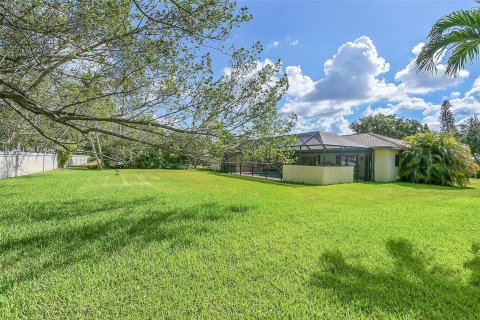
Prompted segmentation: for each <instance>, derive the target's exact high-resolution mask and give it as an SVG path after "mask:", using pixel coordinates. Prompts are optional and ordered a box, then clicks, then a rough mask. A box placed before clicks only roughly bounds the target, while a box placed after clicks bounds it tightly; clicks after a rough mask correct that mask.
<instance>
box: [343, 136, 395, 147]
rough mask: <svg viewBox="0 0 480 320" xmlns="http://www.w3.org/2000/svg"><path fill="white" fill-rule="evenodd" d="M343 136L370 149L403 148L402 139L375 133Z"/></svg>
mask: <svg viewBox="0 0 480 320" xmlns="http://www.w3.org/2000/svg"><path fill="white" fill-rule="evenodd" d="M343 137H344V138H345V139H347V140H352V141H355V142H357V143H359V144H361V145H364V146H366V147H368V148H372V149H405V142H403V141H402V140H398V139H394V138H390V137H386V136H382V135H380V134H376V133H357V134H351V135H344V136H343Z"/></svg>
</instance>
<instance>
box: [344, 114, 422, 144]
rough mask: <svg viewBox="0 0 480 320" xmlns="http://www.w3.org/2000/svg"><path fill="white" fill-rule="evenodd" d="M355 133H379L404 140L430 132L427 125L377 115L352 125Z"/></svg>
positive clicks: (394, 116)
mask: <svg viewBox="0 0 480 320" xmlns="http://www.w3.org/2000/svg"><path fill="white" fill-rule="evenodd" d="M350 129H352V130H353V131H354V132H355V133H377V134H381V135H384V136H387V137H390V138H396V139H403V138H405V137H408V136H411V135H414V134H416V133H417V132H421V131H428V126H427V124H421V123H420V122H419V121H417V120H414V119H404V118H400V117H397V116H396V115H384V114H376V115H369V116H365V117H362V118H360V119H359V120H358V121H355V122H353V123H351V124H350Z"/></svg>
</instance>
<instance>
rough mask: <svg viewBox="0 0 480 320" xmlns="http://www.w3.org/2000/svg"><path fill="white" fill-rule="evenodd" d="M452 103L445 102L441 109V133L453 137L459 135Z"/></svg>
mask: <svg viewBox="0 0 480 320" xmlns="http://www.w3.org/2000/svg"><path fill="white" fill-rule="evenodd" d="M451 108H452V105H451V104H450V101H448V100H444V101H443V102H442V106H441V108H440V117H439V120H440V131H441V132H444V133H448V134H451V135H454V136H456V135H457V126H456V125H455V117H454V115H453V112H452V109H451Z"/></svg>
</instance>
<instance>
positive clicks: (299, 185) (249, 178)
mask: <svg viewBox="0 0 480 320" xmlns="http://www.w3.org/2000/svg"><path fill="white" fill-rule="evenodd" d="M208 174H210V175H215V176H220V177H225V178H230V179H238V180H244V181H249V182H255V183H265V184H270V185H272V184H273V185H279V186H282V187H291V188H305V187H315V186H317V187H318V185H312V184H310V185H309V184H305V183H297V182H287V181H279V180H273V179H268V178H263V177H252V176H246V175H242V176H241V175H238V174H231V173H221V172H212V171H208Z"/></svg>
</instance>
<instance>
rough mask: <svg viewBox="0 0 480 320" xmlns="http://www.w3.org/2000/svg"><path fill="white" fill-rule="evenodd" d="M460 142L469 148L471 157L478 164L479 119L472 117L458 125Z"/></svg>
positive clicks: (477, 116) (479, 158)
mask: <svg viewBox="0 0 480 320" xmlns="http://www.w3.org/2000/svg"><path fill="white" fill-rule="evenodd" d="M459 128H460V130H459V136H460V141H461V142H462V143H464V144H466V145H468V146H469V147H470V150H471V151H472V154H473V156H474V157H475V159H476V160H477V163H479V164H480V118H479V115H477V114H476V115H473V116H471V117H469V118H467V120H466V121H465V122H463V123H462V124H460V125H459Z"/></svg>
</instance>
